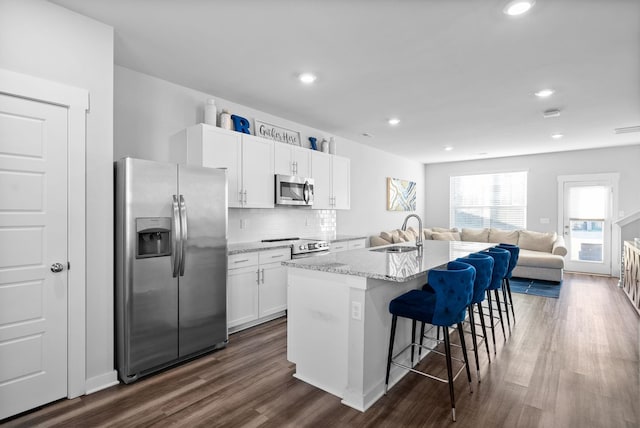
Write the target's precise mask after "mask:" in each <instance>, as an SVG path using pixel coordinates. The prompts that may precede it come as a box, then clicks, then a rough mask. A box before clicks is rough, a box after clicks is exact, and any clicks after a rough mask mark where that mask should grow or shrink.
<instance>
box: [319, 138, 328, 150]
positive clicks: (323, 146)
mask: <svg viewBox="0 0 640 428" xmlns="http://www.w3.org/2000/svg"><path fill="white" fill-rule="evenodd" d="M320 146H321V148H322V153H329V142H328V141H327V140H325V139H323V140H322V143H320Z"/></svg>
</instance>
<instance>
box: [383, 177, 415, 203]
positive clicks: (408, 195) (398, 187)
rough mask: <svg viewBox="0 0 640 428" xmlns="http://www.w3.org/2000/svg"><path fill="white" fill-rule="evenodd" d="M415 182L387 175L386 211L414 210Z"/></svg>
mask: <svg viewBox="0 0 640 428" xmlns="http://www.w3.org/2000/svg"><path fill="white" fill-rule="evenodd" d="M415 210H416V183H415V182H414V181H408V180H401V179H399V178H391V177H387V211H415Z"/></svg>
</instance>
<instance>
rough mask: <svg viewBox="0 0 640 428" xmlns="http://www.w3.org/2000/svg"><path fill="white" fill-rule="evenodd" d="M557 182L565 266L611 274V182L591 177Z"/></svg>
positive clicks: (583, 270)
mask: <svg viewBox="0 0 640 428" xmlns="http://www.w3.org/2000/svg"><path fill="white" fill-rule="evenodd" d="M585 178H586V177H585ZM561 185H562V197H563V205H562V224H561V226H562V230H563V233H564V239H565V243H566V246H567V251H568V252H567V256H566V257H565V269H566V270H568V271H574V272H583V273H595V274H602V275H611V216H612V205H613V200H612V196H613V184H612V183H611V182H610V181H609V180H607V179H602V178H598V177H594V178H593V179H588V178H587V179H583V180H576V181H572V180H565V181H564V182H562V183H561Z"/></svg>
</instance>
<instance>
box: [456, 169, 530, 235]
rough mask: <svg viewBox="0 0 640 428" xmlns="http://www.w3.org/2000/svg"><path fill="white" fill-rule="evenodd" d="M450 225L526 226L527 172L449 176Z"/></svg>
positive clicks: (500, 227) (511, 227)
mask: <svg viewBox="0 0 640 428" xmlns="http://www.w3.org/2000/svg"><path fill="white" fill-rule="evenodd" d="M449 189H450V195H449V209H450V212H449V223H450V227H457V228H458V229H461V228H463V227H467V228H475V229H478V228H485V227H494V228H497V229H506V230H514V229H526V227H527V172H526V171H521V172H508V173H501V174H481V175H462V176H454V177H451V181H450V186H449Z"/></svg>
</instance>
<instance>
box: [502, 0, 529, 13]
mask: <svg viewBox="0 0 640 428" xmlns="http://www.w3.org/2000/svg"><path fill="white" fill-rule="evenodd" d="M534 4H535V1H534V0H528V1H525V0H514V1H510V2H509V3H507V5H506V6H505V7H504V9H502V11H503V12H504V13H505V14H506V15H509V16H518V15H522V14H523V13H526V12H528V11H529V9H531V8H532V7H533V5H534Z"/></svg>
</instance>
